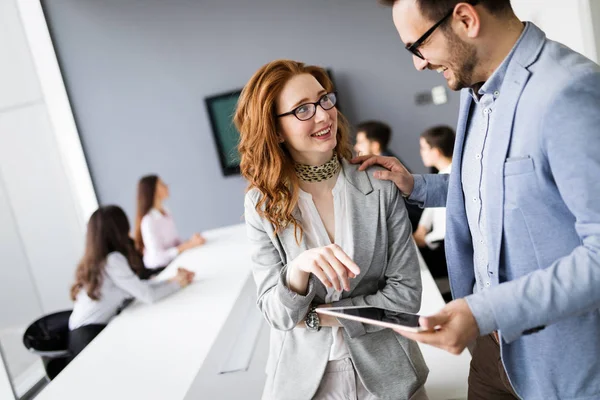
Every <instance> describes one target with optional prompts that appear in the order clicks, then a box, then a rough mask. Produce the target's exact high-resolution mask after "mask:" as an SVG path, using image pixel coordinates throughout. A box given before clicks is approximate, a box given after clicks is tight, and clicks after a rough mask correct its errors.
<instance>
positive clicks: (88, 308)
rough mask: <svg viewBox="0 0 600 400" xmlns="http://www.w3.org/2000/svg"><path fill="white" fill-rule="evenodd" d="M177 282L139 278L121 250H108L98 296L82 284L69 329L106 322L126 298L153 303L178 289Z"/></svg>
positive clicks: (115, 313)
mask: <svg viewBox="0 0 600 400" xmlns="http://www.w3.org/2000/svg"><path fill="white" fill-rule="evenodd" d="M180 288H181V286H180V285H179V284H178V283H177V282H170V281H142V280H140V278H138V276H137V275H136V274H135V273H134V272H133V270H132V269H131V267H130V266H129V262H128V261H127V258H125V256H124V255H123V254H121V253H118V252H112V253H110V254H109V255H108V256H107V257H106V265H105V266H104V273H103V276H102V286H101V287H100V299H98V300H92V299H91V298H90V297H89V296H88V295H87V292H86V290H85V288H82V289H80V290H79V293H77V298H76V299H75V305H74V306H73V313H72V314H71V317H70V318H69V329H70V330H73V329H77V328H79V327H81V326H84V325H90V324H107V323H108V322H109V321H110V320H111V319H112V318H113V317H114V316H115V315H117V312H118V310H119V308H120V307H121V306H122V304H123V302H124V301H125V300H126V299H131V298H136V299H138V300H140V301H142V302H144V303H153V302H155V301H157V300H160V299H162V298H163V297H165V296H168V295H170V294H171V293H174V292H176V291H178V290H179V289H180Z"/></svg>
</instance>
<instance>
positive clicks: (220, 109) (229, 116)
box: [204, 89, 242, 176]
mask: <svg viewBox="0 0 600 400" xmlns="http://www.w3.org/2000/svg"><path fill="white" fill-rule="evenodd" d="M241 92H242V91H241V89H239V90H233V91H231V92H227V93H221V94H217V95H214V96H210V97H207V98H205V99H204V101H205V103H206V109H207V110H208V117H209V119H210V125H211V128H212V133H213V138H214V140H215V145H216V148H217V153H218V155H219V161H220V163H221V171H222V172H223V175H224V176H229V175H235V174H239V173H240V155H239V153H238V150H237V146H238V143H239V141H240V133H239V132H238V130H237V129H236V128H235V125H234V124H233V116H234V114H235V107H236V105H237V101H238V98H239V97H240V93H241Z"/></svg>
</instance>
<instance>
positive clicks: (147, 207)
mask: <svg viewBox="0 0 600 400" xmlns="http://www.w3.org/2000/svg"><path fill="white" fill-rule="evenodd" d="M168 197H169V187H168V186H167V184H166V183H164V182H163V181H162V179H160V178H159V177H158V176H157V175H148V176H144V177H143V178H142V179H140V181H139V183H138V193H137V216H136V220H135V233H134V240H135V247H136V249H137V250H138V251H139V252H140V253H141V254H143V257H144V265H145V267H146V268H148V269H151V270H154V273H158V272H160V271H162V270H163V269H164V268H165V267H166V266H167V265H168V264H169V263H170V262H171V261H173V259H175V257H177V255H178V254H180V253H182V252H184V251H185V250H188V249H191V248H194V247H198V246H201V245H202V244H204V243H205V242H206V240H205V239H204V238H203V237H202V236H201V235H200V234H199V233H195V234H194V235H192V237H191V238H190V239H189V240H187V241H186V242H182V241H181V239H180V238H179V234H178V233H177V228H176V227H175V221H174V220H173V217H172V216H171V213H170V212H169V211H168V210H167V209H166V208H165V207H164V205H163V202H164V201H165V200H166V199H167V198H168Z"/></svg>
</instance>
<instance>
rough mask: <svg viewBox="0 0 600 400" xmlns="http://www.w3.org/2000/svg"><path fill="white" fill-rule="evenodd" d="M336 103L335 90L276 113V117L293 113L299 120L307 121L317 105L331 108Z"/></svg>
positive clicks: (315, 111) (326, 108)
mask: <svg viewBox="0 0 600 400" xmlns="http://www.w3.org/2000/svg"><path fill="white" fill-rule="evenodd" d="M335 103H337V94H336V93H335V92H331V93H327V94H324V95H323V96H321V98H320V99H319V101H316V102H314V103H304V104H300V105H299V106H298V107H296V108H294V109H293V110H292V111H289V112H286V113H283V114H279V115H276V117H277V118H281V117H285V116H286V115H294V116H295V117H296V118H298V119H299V120H300V121H308V120H309V119H311V118H312V117H314V116H315V114H316V113H317V106H321V108H322V109H323V110H331V109H332V108H333V107H335Z"/></svg>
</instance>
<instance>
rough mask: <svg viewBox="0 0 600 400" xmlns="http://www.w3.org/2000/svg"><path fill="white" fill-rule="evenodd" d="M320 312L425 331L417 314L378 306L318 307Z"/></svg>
mask: <svg viewBox="0 0 600 400" xmlns="http://www.w3.org/2000/svg"><path fill="white" fill-rule="evenodd" d="M316 311H317V312H318V313H319V314H327V315H332V316H334V317H337V318H346V319H351V320H353V321H358V322H363V323H365V324H372V325H379V326H383V327H384V328H392V329H402V330H405V331H409V332H424V331H426V329H425V328H423V327H421V326H420V325H419V317H420V315H417V314H410V313H404V312H397V311H390V310H386V309H383V308H378V307H369V306H358V307H326V308H317V309H316Z"/></svg>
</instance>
